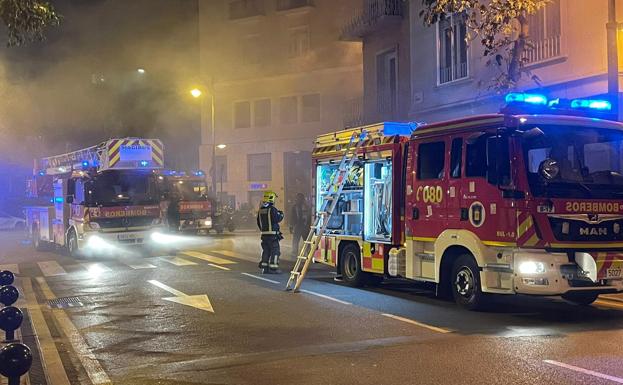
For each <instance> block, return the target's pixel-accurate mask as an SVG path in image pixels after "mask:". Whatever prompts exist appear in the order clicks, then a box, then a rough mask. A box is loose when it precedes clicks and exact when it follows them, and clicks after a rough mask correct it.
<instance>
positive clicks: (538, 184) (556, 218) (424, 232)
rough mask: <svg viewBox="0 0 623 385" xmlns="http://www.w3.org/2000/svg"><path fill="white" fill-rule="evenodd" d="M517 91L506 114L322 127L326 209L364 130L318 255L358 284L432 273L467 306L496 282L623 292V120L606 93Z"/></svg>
mask: <svg viewBox="0 0 623 385" xmlns="http://www.w3.org/2000/svg"><path fill="white" fill-rule="evenodd" d="M506 101H507V103H508V105H507V107H506V108H505V109H504V110H503V111H502V112H501V113H499V114H490V115H479V116H471V117H467V118H464V119H457V120H452V121H446V122H441V123H435V124H426V125H419V126H417V127H415V126H413V125H410V124H401V123H382V124H378V125H372V126H366V127H361V128H357V129H350V130H345V131H339V132H335V133H331V134H326V135H322V136H319V137H318V139H317V141H316V147H315V149H314V152H313V158H314V164H315V172H314V174H315V195H316V202H315V206H316V207H320V206H321V205H322V201H323V198H322V197H323V194H326V193H327V188H328V187H329V186H330V185H331V183H332V178H333V177H335V175H336V174H337V168H338V164H339V161H340V159H341V158H342V155H343V153H344V148H345V147H346V146H347V144H348V142H349V141H350V140H351V137H352V136H353V134H356V133H358V132H365V133H366V136H365V141H366V142H365V143H364V144H363V146H362V147H361V148H360V151H359V154H358V159H357V160H356V162H355V164H354V167H352V169H351V170H350V173H349V175H348V180H347V181H346V184H345V186H344V189H343V191H342V194H341V195H340V198H339V201H338V203H337V206H336V209H335V210H334V212H333V214H332V216H331V217H330V220H329V224H328V226H327V231H326V232H325V234H323V235H322V238H321V242H320V245H319V248H318V250H317V251H316V254H315V260H316V261H317V262H322V263H326V264H329V265H331V266H334V267H335V268H336V269H337V270H338V274H340V275H341V277H342V279H343V280H344V281H345V282H346V283H348V284H350V285H353V286H361V285H364V284H366V283H367V282H369V280H371V279H375V278H376V277H383V276H385V277H401V278H406V279H411V280H414V281H424V282H432V283H435V284H436V286H437V289H438V291H439V292H447V293H452V295H453V297H454V299H455V300H456V302H457V303H459V304H460V305H462V306H464V307H466V308H469V309H476V308H479V307H480V306H482V305H483V303H484V302H485V299H486V295H487V294H488V293H495V294H532V295H561V296H562V297H563V298H565V299H567V300H569V301H571V302H574V303H578V304H589V303H591V302H593V301H594V300H595V299H596V298H597V296H598V295H599V294H602V293H614V292H621V291H623V124H621V123H618V122H615V121H612V120H609V119H610V115H609V113H610V111H609V109H610V103H609V102H607V101H605V100H590V99H576V100H567V101H565V100H554V101H550V100H548V99H547V98H546V97H544V96H542V95H535V94H521V93H514V94H509V95H508V96H507V98H506Z"/></svg>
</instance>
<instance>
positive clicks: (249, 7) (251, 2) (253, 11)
mask: <svg viewBox="0 0 623 385" xmlns="http://www.w3.org/2000/svg"><path fill="white" fill-rule="evenodd" d="M263 14H264V7H263V5H262V1H261V0H236V1H232V2H231V3H229V19H230V20H238V19H244V18H247V17H253V16H259V15H263Z"/></svg>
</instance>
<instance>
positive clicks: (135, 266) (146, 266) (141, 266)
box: [123, 262, 156, 270]
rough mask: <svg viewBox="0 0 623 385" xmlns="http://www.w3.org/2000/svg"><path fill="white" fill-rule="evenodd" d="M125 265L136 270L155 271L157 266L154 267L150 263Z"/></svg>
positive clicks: (129, 263) (128, 263)
mask: <svg viewBox="0 0 623 385" xmlns="http://www.w3.org/2000/svg"><path fill="white" fill-rule="evenodd" d="M123 263H124V264H125V265H127V266H129V267H131V268H132V269H134V270H139V269H155V268H156V266H155V265H152V264H151V263H148V262H137V263H131V262H123Z"/></svg>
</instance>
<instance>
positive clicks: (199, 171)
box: [193, 170, 205, 176]
mask: <svg viewBox="0 0 623 385" xmlns="http://www.w3.org/2000/svg"><path fill="white" fill-rule="evenodd" d="M193 174H195V176H204V175H205V173H204V172H203V171H201V170H197V171H195V172H194V173H193Z"/></svg>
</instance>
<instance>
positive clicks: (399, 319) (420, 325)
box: [382, 313, 452, 333]
mask: <svg viewBox="0 0 623 385" xmlns="http://www.w3.org/2000/svg"><path fill="white" fill-rule="evenodd" d="M382 315H383V316H385V317H389V318H393V319H395V320H398V321H402V322H406V323H410V324H412V325H415V326H419V327H423V328H426V329H428V330H432V331H434V332H437V333H452V330H448V329H444V328H439V327H437V326H432V325H428V324H425V323H422V322H418V321H414V320H412V319H409V318H404V317H400V316H397V315H393V314H387V313H383V314H382Z"/></svg>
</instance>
